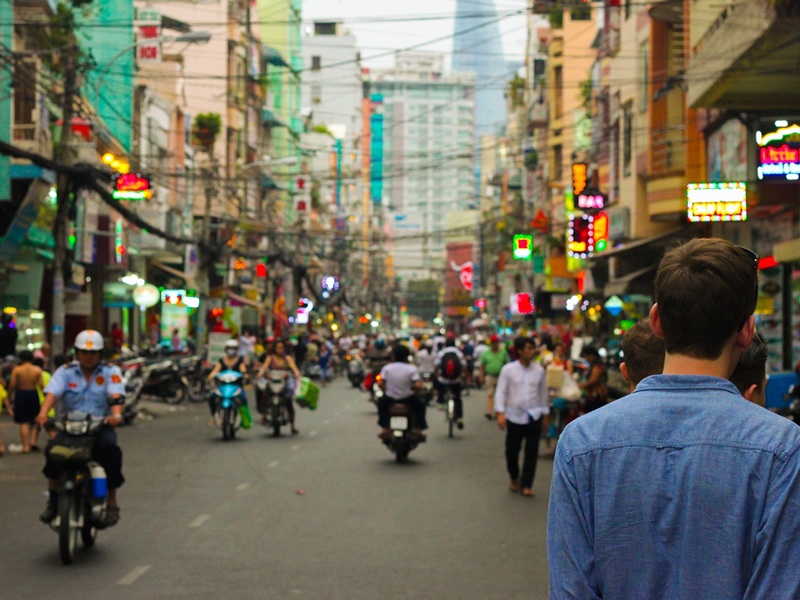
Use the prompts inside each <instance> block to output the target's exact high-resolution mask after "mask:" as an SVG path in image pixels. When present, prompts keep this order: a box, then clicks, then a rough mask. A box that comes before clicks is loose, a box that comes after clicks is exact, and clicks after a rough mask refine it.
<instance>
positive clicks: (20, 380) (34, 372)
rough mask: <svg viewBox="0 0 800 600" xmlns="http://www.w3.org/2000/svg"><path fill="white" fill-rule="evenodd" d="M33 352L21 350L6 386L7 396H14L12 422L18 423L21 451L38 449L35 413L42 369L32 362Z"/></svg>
mask: <svg viewBox="0 0 800 600" xmlns="http://www.w3.org/2000/svg"><path fill="white" fill-rule="evenodd" d="M32 363H33V352H31V351H30V350H23V351H22V352H20V353H19V364H18V365H17V366H16V367H14V370H13V371H11V382H10V383H9V386H8V396H9V398H14V413H13V416H14V422H15V423H19V436H20V438H21V439H22V453H23V454H27V453H28V452H30V451H31V450H38V449H39V446H37V445H36V444H37V442H38V439H39V427H38V425H36V415H38V414H39V393H38V392H37V391H36V388H37V387H40V388H41V387H43V386H42V370H41V369H40V368H39V367H37V366H34V365H33V364H32Z"/></svg>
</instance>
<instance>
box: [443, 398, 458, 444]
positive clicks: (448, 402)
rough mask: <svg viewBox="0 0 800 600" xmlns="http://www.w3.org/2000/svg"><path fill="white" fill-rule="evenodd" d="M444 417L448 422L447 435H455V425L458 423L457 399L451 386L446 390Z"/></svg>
mask: <svg viewBox="0 0 800 600" xmlns="http://www.w3.org/2000/svg"><path fill="white" fill-rule="evenodd" d="M444 418H445V421H446V422H447V437H450V438H451V437H453V427H455V425H456V400H455V398H453V390H452V389H451V388H450V386H447V389H446V390H445V392H444Z"/></svg>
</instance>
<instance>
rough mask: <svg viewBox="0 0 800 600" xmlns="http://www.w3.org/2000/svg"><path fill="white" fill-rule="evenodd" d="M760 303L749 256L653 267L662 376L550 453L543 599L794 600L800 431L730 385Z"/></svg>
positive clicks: (711, 254)
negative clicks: (546, 585) (662, 347)
mask: <svg viewBox="0 0 800 600" xmlns="http://www.w3.org/2000/svg"><path fill="white" fill-rule="evenodd" d="M757 298H758V257H757V256H756V255H755V254H754V253H753V252H751V251H750V250H747V249H745V248H741V247H738V246H734V245H733V244H731V243H729V242H727V241H725V240H720V239H694V240H691V241H689V242H687V243H685V244H683V245H681V246H678V247H677V248H675V249H673V250H671V251H670V252H668V253H667V254H666V255H665V256H664V257H663V259H662V260H661V263H660V265H659V268H658V272H657V274H656V280H655V301H656V303H655V305H654V306H653V308H652V309H651V311H650V322H651V325H652V328H653V331H654V332H655V334H656V335H657V336H659V337H661V338H663V339H664V343H665V348H666V356H665V360H664V371H663V374H662V375H654V376H652V377H648V378H646V379H645V380H643V381H642V382H641V383H639V385H638V386H637V387H636V390H635V391H634V392H633V393H631V394H630V395H628V396H625V397H624V398H621V399H619V400H617V401H616V402H613V403H611V404H609V405H607V406H605V407H603V408H600V409H598V410H596V411H594V412H592V413H589V414H587V415H585V416H583V417H580V418H579V419H576V420H575V421H573V422H572V423H571V424H570V425H568V426H567V427H566V429H565V430H564V433H563V435H562V436H561V438H560V439H559V442H558V446H557V448H556V456H555V464H554V471H553V482H552V486H551V496H550V505H549V514H548V528H547V537H548V540H547V545H548V560H549V563H550V597H551V598H554V599H561V598H800V577H798V576H797V573H796V572H795V571H794V569H792V568H791V566H792V565H793V564H794V562H795V560H796V557H797V556H798V555H800V427H797V425H796V424H794V423H792V422H790V421H788V420H787V419H784V418H783V417H780V416H778V415H776V414H773V413H771V412H769V411H766V410H764V409H763V408H761V407H759V406H757V405H755V404H753V403H751V402H748V401H747V400H745V399H744V398H742V395H741V394H740V393H739V390H738V389H737V388H736V387H735V386H734V385H733V384H732V383H731V382H730V381H728V377H729V376H730V375H731V372H732V371H733V369H734V367H735V366H736V363H737V360H738V359H739V356H740V355H741V353H742V352H743V351H744V350H745V349H746V348H747V347H748V346H749V344H750V341H751V339H752V337H753V329H754V319H753V311H754V309H755V305H756V301H757Z"/></svg>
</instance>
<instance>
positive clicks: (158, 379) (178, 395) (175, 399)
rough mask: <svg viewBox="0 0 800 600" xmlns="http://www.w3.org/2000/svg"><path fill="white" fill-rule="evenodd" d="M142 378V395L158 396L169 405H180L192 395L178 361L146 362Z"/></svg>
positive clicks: (156, 360)
mask: <svg viewBox="0 0 800 600" xmlns="http://www.w3.org/2000/svg"><path fill="white" fill-rule="evenodd" d="M142 378H143V379H144V386H143V387H142V394H143V395H145V396H156V397H158V398H161V399H162V400H164V401H165V402H166V403H167V404H180V403H181V402H183V401H184V400H185V399H186V398H189V397H191V395H192V393H191V385H190V384H189V379H188V378H187V377H186V375H182V374H181V372H180V370H179V369H178V365H177V363H176V361H174V360H173V359H171V358H158V359H155V360H152V361H148V362H146V363H145V364H144V366H143V367H142Z"/></svg>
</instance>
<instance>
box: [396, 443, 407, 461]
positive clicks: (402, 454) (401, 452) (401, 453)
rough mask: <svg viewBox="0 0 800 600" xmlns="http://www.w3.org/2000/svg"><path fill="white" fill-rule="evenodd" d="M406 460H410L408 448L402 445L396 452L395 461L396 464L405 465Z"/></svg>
mask: <svg viewBox="0 0 800 600" xmlns="http://www.w3.org/2000/svg"><path fill="white" fill-rule="evenodd" d="M406 459H408V446H406V445H405V444H401V445H400V446H398V447H397V449H396V450H395V451H394V460H395V462H398V463H403V462H406Z"/></svg>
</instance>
